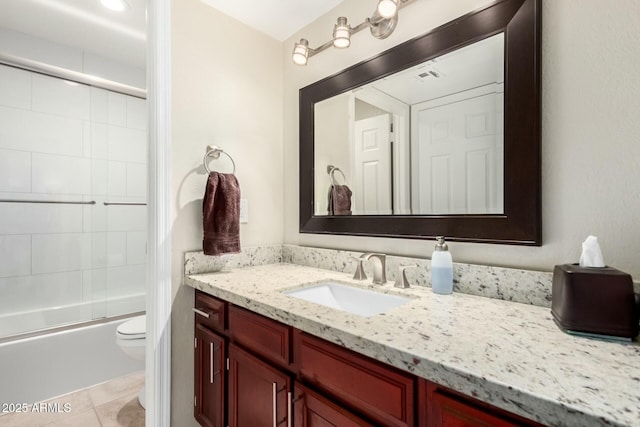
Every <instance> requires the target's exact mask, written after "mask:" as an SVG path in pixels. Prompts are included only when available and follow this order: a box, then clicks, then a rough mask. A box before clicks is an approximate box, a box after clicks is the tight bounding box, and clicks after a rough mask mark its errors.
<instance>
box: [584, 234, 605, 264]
mask: <svg viewBox="0 0 640 427" xmlns="http://www.w3.org/2000/svg"><path fill="white" fill-rule="evenodd" d="M580 267H604V259H603V258H602V251H601V250H600V245H599V244H598V238H597V237H596V236H589V237H587V239H586V240H585V241H584V242H582V255H580Z"/></svg>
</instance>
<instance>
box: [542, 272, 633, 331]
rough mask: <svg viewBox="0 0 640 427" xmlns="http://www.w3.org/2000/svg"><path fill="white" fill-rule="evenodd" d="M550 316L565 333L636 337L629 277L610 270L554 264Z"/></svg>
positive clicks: (631, 288)
mask: <svg viewBox="0 0 640 427" xmlns="http://www.w3.org/2000/svg"><path fill="white" fill-rule="evenodd" d="M551 314H552V315H553V318H554V319H555V321H556V323H557V324H558V325H559V326H560V328H561V329H563V330H565V331H566V332H569V333H572V332H577V333H583V334H594V335H598V336H602V337H609V338H616V339H625V338H626V339H633V338H634V337H635V336H636V335H638V329H639V327H638V322H639V316H638V305H637V303H636V295H635V293H634V291H633V280H632V279H631V276H630V275H629V274H627V273H624V272H622V271H620V270H616V269H615V268H611V267H580V266H579V265H578V264H563V265H556V266H555V268H554V270H553V284H552V299H551Z"/></svg>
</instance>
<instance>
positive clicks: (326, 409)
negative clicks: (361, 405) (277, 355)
mask: <svg viewBox="0 0 640 427" xmlns="http://www.w3.org/2000/svg"><path fill="white" fill-rule="evenodd" d="M294 390H295V393H294V396H295V398H294V399H293V402H294V407H293V413H294V423H293V425H294V427H373V424H370V423H368V422H366V421H365V420H363V419H362V418H360V417H358V416H356V415H354V414H352V413H351V412H349V411H347V410H346V409H344V408H342V407H341V406H339V405H337V404H336V403H335V402H332V401H331V400H329V399H327V398H326V397H324V396H322V395H321V394H319V393H316V392H314V391H312V390H311V389H309V388H307V387H305V386H303V385H302V384H300V383H299V382H296V383H295V386H294Z"/></svg>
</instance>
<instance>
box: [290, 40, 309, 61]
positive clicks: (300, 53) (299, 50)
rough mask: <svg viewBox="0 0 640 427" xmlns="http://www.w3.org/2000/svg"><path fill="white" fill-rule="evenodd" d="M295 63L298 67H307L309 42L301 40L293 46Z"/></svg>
mask: <svg viewBox="0 0 640 427" xmlns="http://www.w3.org/2000/svg"><path fill="white" fill-rule="evenodd" d="M292 59H293V62H294V63H295V64H298V65H307V61H308V59H309V42H308V41H307V40H306V39H300V42H298V43H296V44H295V45H294V46H293V56H292Z"/></svg>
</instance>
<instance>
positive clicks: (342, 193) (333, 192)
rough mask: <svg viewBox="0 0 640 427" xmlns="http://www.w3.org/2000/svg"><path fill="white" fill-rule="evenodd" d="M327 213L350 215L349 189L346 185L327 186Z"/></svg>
mask: <svg viewBox="0 0 640 427" xmlns="http://www.w3.org/2000/svg"><path fill="white" fill-rule="evenodd" d="M328 210H329V215H351V190H350V189H349V187H347V186H346V185H337V184H336V185H332V186H331V187H330V188H329V209H328Z"/></svg>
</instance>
